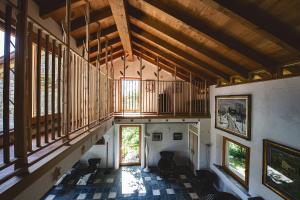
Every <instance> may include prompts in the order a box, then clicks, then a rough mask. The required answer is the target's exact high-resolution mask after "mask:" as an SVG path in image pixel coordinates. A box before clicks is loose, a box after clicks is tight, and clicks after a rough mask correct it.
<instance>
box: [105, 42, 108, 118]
mask: <svg viewBox="0 0 300 200" xmlns="http://www.w3.org/2000/svg"><path fill="white" fill-rule="evenodd" d="M105 67H106V95H105V96H106V98H105V100H106V112H105V115H106V116H107V115H108V38H106V41H105Z"/></svg>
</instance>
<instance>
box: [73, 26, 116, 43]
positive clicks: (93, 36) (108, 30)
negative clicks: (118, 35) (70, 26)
mask: <svg viewBox="0 0 300 200" xmlns="http://www.w3.org/2000/svg"><path fill="white" fill-rule="evenodd" d="M117 31H118V30H117V27H116V25H112V26H109V27H107V28H105V29H103V30H102V31H101V35H102V36H101V40H102V39H103V38H104V37H106V36H108V35H110V34H112V33H115V32H117ZM95 40H97V33H91V35H90V42H93V41H95ZM84 41H85V36H84V37H80V38H78V39H76V44H77V46H78V47H81V46H82V45H83V42H84Z"/></svg>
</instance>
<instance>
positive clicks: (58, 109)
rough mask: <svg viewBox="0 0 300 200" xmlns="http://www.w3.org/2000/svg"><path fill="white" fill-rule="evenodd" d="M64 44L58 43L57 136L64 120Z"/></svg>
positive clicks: (59, 135) (59, 134)
mask: <svg viewBox="0 0 300 200" xmlns="http://www.w3.org/2000/svg"><path fill="white" fill-rule="evenodd" d="M61 48H62V45H61V44H59V45H58V63H57V71H58V72H57V77H58V78H57V114H58V119H57V129H58V130H57V136H58V137H61V121H62V115H61V68H62V67H61V59H62V49H61Z"/></svg>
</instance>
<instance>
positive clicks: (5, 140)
mask: <svg viewBox="0 0 300 200" xmlns="http://www.w3.org/2000/svg"><path fill="white" fill-rule="evenodd" d="M11 17H12V7H11V6H9V5H7V6H6V9H5V27H4V29H5V33H4V34H5V35H4V69H3V71H4V73H3V76H4V77H3V78H4V80H3V153H4V155H3V156H4V163H9V162H10V151H9V137H10V136H9V85H10V59H11V58H10V35H11V22H12V20H11Z"/></svg>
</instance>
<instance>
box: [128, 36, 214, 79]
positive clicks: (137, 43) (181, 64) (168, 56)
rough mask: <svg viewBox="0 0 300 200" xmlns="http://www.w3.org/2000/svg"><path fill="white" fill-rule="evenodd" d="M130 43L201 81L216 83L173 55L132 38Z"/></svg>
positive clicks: (207, 75) (204, 73)
mask: <svg viewBox="0 0 300 200" xmlns="http://www.w3.org/2000/svg"><path fill="white" fill-rule="evenodd" d="M132 43H133V45H134V46H136V47H138V48H142V49H144V50H146V51H150V52H153V53H154V54H156V55H158V56H159V57H163V58H164V59H166V60H168V61H171V62H172V63H174V64H175V65H176V66H177V67H179V68H181V69H184V70H187V71H190V72H192V73H194V74H198V77H201V78H202V79H203V80H208V81H210V82H212V83H214V84H215V83H216V82H217V81H216V80H217V78H216V77H213V76H211V75H209V74H207V73H206V72H204V71H201V70H198V69H195V68H194V67H192V66H190V65H189V64H187V63H184V62H182V61H181V60H179V59H177V58H175V57H174V56H173V55H171V54H168V53H165V52H163V51H161V50H159V49H157V48H155V47H153V46H152V45H150V44H148V43H146V42H143V41H141V40H140V39H137V38H135V37H133V41H132Z"/></svg>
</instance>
